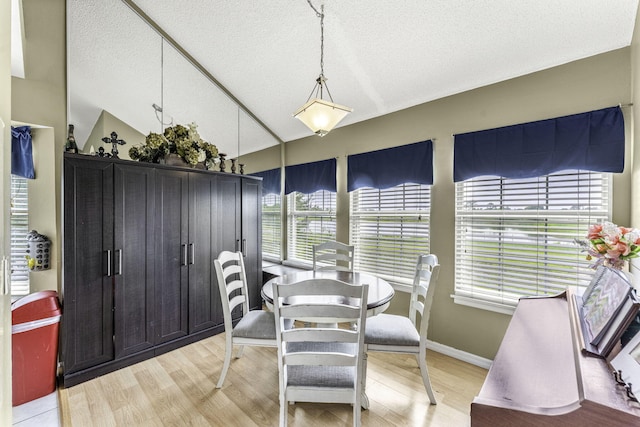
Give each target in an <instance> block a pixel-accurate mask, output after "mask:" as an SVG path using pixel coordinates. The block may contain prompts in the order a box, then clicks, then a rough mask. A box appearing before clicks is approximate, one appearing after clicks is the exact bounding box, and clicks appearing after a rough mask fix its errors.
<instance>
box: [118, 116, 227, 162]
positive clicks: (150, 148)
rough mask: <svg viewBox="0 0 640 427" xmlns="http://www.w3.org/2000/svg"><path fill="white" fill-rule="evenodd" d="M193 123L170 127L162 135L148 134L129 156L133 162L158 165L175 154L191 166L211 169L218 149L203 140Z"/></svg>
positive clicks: (130, 151) (130, 150)
mask: <svg viewBox="0 0 640 427" xmlns="http://www.w3.org/2000/svg"><path fill="white" fill-rule="evenodd" d="M197 127H198V126H197V125H196V124H195V123H190V124H189V125H187V126H186V127H185V126H183V125H175V126H170V127H168V128H166V129H165V130H164V133H162V134H159V133H155V132H151V133H149V135H147V137H146V138H145V142H144V144H143V145H137V146H133V147H131V149H129V156H130V157H131V158H132V159H133V160H139V161H142V162H152V163H160V160H161V159H164V158H165V156H167V155H168V154H172V153H173V154H177V155H178V156H180V158H182V160H184V161H185V162H187V163H188V164H189V165H191V166H195V165H197V164H198V163H200V162H204V163H205V165H206V167H207V168H208V169H212V168H213V164H214V161H215V159H216V158H217V157H218V148H217V147H216V146H215V145H213V144H211V143H209V142H207V141H205V140H203V139H202V138H201V137H200V134H199V133H198V130H197Z"/></svg>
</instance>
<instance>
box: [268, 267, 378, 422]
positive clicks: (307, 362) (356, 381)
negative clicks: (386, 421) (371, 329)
mask: <svg viewBox="0 0 640 427" xmlns="http://www.w3.org/2000/svg"><path fill="white" fill-rule="evenodd" d="M368 289H369V287H368V285H364V286H354V285H349V284H348V283H344V282H341V281H339V280H333V279H310V280H305V281H302V282H298V283H295V284H292V285H279V284H275V285H274V287H273V310H274V313H275V321H276V333H277V342H278V371H279V383H280V393H279V395H280V426H286V425H287V417H288V406H289V405H288V403H289V402H316V403H349V404H351V405H353V425H354V426H360V411H361V409H360V407H361V398H362V396H361V394H362V378H363V371H362V370H363V354H364V334H363V333H362V332H361V331H363V329H364V328H365V320H366V315H367V314H366V313H367V303H366V301H367V294H368ZM293 319H297V320H302V321H303V322H308V323H318V324H321V325H324V326H322V327H296V328H292V329H287V328H286V321H288V320H289V321H290V320H293ZM344 322H348V323H351V322H355V323H356V325H357V329H356V330H351V329H349V328H345V327H344V326H343V327H342V328H341V327H339V323H344ZM331 325H334V326H331Z"/></svg>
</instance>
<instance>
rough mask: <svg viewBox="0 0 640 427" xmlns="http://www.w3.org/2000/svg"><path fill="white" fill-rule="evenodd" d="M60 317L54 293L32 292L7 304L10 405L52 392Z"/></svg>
mask: <svg viewBox="0 0 640 427" xmlns="http://www.w3.org/2000/svg"><path fill="white" fill-rule="evenodd" d="M60 316H61V310H60V303H59V302H58V293H57V292H56V291H42V292H35V293H33V294H30V295H27V296H26V297H23V298H20V299H19V300H17V301H16V302H14V303H13V304H11V325H12V326H11V345H12V364H13V376H12V380H13V406H18V405H22V404H23V403H26V402H29V401H31V400H34V399H37V398H39V397H42V396H46V395H47V394H50V393H53V392H54V391H55V389H56V369H57V362H58V328H59V325H60Z"/></svg>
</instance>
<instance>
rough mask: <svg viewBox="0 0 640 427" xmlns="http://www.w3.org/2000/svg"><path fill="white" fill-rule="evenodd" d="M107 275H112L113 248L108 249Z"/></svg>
mask: <svg viewBox="0 0 640 427" xmlns="http://www.w3.org/2000/svg"><path fill="white" fill-rule="evenodd" d="M107 277H111V249H107Z"/></svg>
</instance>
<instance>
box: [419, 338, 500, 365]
mask: <svg viewBox="0 0 640 427" xmlns="http://www.w3.org/2000/svg"><path fill="white" fill-rule="evenodd" d="M427 348H428V349H429V350H433V351H437V352H438V353H442V354H444V355H445V356H449V357H453V358H454V359H458V360H462V361H463V362H467V363H470V364H472V365H475V366H479V367H481V368H484V369H489V367H490V366H491V363H492V362H493V361H492V360H490V359H485V358H484V357H480V356H476V355H475V354H471V353H467V352H466V351H462V350H458V349H456V348H453V347H449V346H447V345H444V344H440V343H437V342H434V341H430V340H427Z"/></svg>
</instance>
